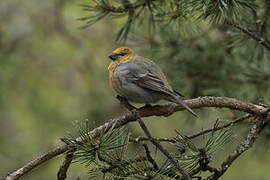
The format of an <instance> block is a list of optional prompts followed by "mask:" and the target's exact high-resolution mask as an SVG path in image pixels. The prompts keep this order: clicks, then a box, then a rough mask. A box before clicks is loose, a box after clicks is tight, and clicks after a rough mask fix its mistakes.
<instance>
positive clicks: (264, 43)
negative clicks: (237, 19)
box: [229, 23, 270, 51]
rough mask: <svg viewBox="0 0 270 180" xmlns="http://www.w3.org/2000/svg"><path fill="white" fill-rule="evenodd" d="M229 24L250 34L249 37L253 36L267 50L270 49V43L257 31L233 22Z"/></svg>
mask: <svg viewBox="0 0 270 180" xmlns="http://www.w3.org/2000/svg"><path fill="white" fill-rule="evenodd" d="M229 25H231V26H233V27H235V28H236V29H238V30H240V31H241V32H243V33H244V34H246V35H248V36H249V37H251V38H252V39H254V40H255V41H257V42H258V43H259V44H261V45H262V46H264V47H265V48H266V49H267V50H269V51H270V43H269V42H268V41H267V40H265V39H264V38H262V37H260V36H258V35H257V34H255V33H252V32H250V30H249V29H245V28H244V27H241V26H239V25H236V24H232V23H229Z"/></svg>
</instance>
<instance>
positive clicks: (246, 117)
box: [130, 114, 252, 143]
mask: <svg viewBox="0 0 270 180" xmlns="http://www.w3.org/2000/svg"><path fill="white" fill-rule="evenodd" d="M250 117H252V115H251V114H247V115H245V116H242V117H240V118H237V119H235V120H234V121H230V122H228V123H226V124H223V125H221V126H218V127H216V128H209V129H206V130H203V131H201V132H198V133H196V134H193V135H190V136H187V138H189V139H193V138H196V137H198V136H201V135H204V134H207V133H210V132H212V131H217V130H220V129H223V128H226V127H229V126H231V125H234V124H237V123H239V122H242V121H244V120H245V119H248V118H250ZM154 139H155V140H156V141H159V142H170V143H177V142H178V141H177V139H176V138H175V137H173V138H154ZM130 141H131V142H134V143H138V142H143V141H149V138H147V137H137V138H135V139H134V138H133V139H130Z"/></svg>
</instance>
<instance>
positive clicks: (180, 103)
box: [174, 96, 198, 117]
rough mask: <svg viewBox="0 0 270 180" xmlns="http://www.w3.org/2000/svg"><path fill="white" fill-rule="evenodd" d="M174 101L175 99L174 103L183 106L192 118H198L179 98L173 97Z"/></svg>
mask: <svg viewBox="0 0 270 180" xmlns="http://www.w3.org/2000/svg"><path fill="white" fill-rule="evenodd" d="M174 99H175V101H174V102H175V103H177V104H179V105H181V106H183V107H184V108H185V109H186V110H187V111H188V112H190V113H191V114H192V115H193V116H195V117H198V115H197V114H196V113H195V112H194V111H193V110H192V109H191V108H190V107H188V105H186V104H185V103H184V102H183V101H182V100H181V99H180V98H179V97H175V96H174Z"/></svg>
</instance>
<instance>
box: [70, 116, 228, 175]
mask: <svg viewBox="0 0 270 180" xmlns="http://www.w3.org/2000/svg"><path fill="white" fill-rule="evenodd" d="M218 124H219V123H216V124H215V125H214V127H213V129H215V128H217V127H218ZM76 129H77V134H74V136H72V137H70V138H65V142H67V143H68V144H71V145H72V147H73V148H75V149H76V151H75V153H74V160H75V162H79V163H82V164H84V165H86V166H87V167H88V168H89V177H90V179H91V178H97V177H103V178H105V179H106V178H108V179H121V178H125V179H132V178H135V179H147V178H153V179H159V178H162V179H164V178H165V179H166V178H176V179H179V178H180V177H181V175H180V174H179V173H178V170H177V169H176V168H175V166H174V165H173V164H171V163H170V162H169V161H168V160H165V161H164V162H159V161H158V160H157V159H151V158H150V159H149V156H151V152H149V150H148V146H147V145H146V144H141V143H136V152H139V153H137V154H136V155H135V156H133V155H131V154H130V152H131V151H128V149H129V148H130V146H129V145H130V144H132V143H134V142H133V141H129V133H127V130H126V128H125V127H121V128H119V129H114V126H112V127H111V128H110V129H107V130H103V131H102V132H100V135H99V136H97V137H96V138H93V137H92V136H91V135H89V132H90V131H91V127H90V126H89V123H88V120H86V121H81V122H77V123H76ZM176 132H177V131H176ZM78 137H79V138H78ZM230 137H231V133H230V131H229V130H228V129H221V130H218V131H214V130H213V131H212V132H211V133H210V135H209V136H207V138H206V140H205V144H204V145H203V147H201V148H199V145H196V144H194V143H193V142H192V141H191V140H190V139H189V138H187V137H186V136H184V135H181V134H180V133H179V132H177V136H176V137H175V140H176V141H177V143H175V144H174V145H172V146H173V148H174V149H177V151H176V152H177V153H175V154H174V158H175V159H177V160H178V163H180V165H181V167H182V168H184V170H185V171H186V172H188V173H189V174H190V175H191V176H195V175H197V174H199V173H200V172H201V171H202V170H203V168H202V165H204V166H206V165H208V164H209V163H210V161H211V160H213V159H214V154H213V153H214V152H215V151H216V150H218V149H219V148H222V147H223V146H224V144H225V143H227V142H229V140H230ZM142 146H143V147H145V146H146V148H147V150H146V151H145V153H140V148H141V147H142ZM181 149H182V151H181ZM183 150H184V151H183ZM148 153H150V154H148ZM154 162H158V163H159V164H160V166H158V165H157V164H155V165H154Z"/></svg>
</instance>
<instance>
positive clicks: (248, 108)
mask: <svg viewBox="0 0 270 180" xmlns="http://www.w3.org/2000/svg"><path fill="white" fill-rule="evenodd" d="M184 103H185V104H187V105H188V106H189V107H190V108H193V109H199V108H204V107H219V108H230V109H234V110H238V111H242V112H246V113H250V114H254V115H261V114H263V113H265V112H266V109H267V108H265V107H263V106H259V105H255V104H248V103H245V102H242V101H239V100H237V99H233V98H227V97H211V96H206V97H199V98H196V99H190V100H185V101H184ZM183 110H184V108H183V107H182V106H177V105H175V104H173V105H172V104H168V105H157V106H152V107H147V108H140V109H138V111H137V112H138V113H139V115H140V117H149V116H163V115H166V114H168V113H169V112H172V111H173V112H177V111H183ZM263 120H265V121H268V120H270V113H269V112H268V113H267V114H266V117H265V118H264V119H263ZM133 121H136V117H135V116H134V114H132V113H126V114H125V115H123V116H121V117H117V118H114V119H111V120H110V121H108V122H107V123H105V124H103V125H101V126H99V127H97V128H95V129H94V130H92V131H90V132H89V134H90V135H91V136H92V137H93V138H95V137H97V136H98V135H99V134H100V132H101V131H104V129H110V127H112V125H113V124H115V126H114V128H119V127H122V126H124V125H125V124H128V123H130V122H133ZM77 140H79V141H82V139H80V138H78V139H77ZM67 150H68V145H66V144H64V145H61V146H58V147H56V148H54V149H52V150H50V151H49V152H46V153H44V154H43V155H41V156H39V157H38V158H35V159H33V160H32V161H30V162H29V163H27V164H25V165H24V166H23V167H21V168H20V169H18V170H16V171H14V172H12V173H11V174H9V175H8V176H7V177H6V180H16V179H19V178H20V177H21V176H23V175H24V174H26V173H28V172H30V171H31V170H32V169H34V168H35V167H37V166H39V165H41V164H42V163H44V162H46V161H48V160H50V159H52V158H54V157H56V156H58V155H60V154H62V153H64V152H66V151H67Z"/></svg>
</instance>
